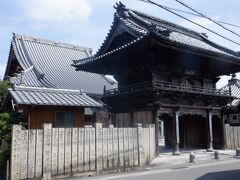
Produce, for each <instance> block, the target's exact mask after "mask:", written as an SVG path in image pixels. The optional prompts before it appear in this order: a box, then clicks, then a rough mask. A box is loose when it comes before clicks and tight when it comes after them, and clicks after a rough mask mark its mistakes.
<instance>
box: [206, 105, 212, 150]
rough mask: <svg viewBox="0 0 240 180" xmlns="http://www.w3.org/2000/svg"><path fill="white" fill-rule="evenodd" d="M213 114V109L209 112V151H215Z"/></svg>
mask: <svg viewBox="0 0 240 180" xmlns="http://www.w3.org/2000/svg"><path fill="white" fill-rule="evenodd" d="M212 116H213V113H212V111H211V110H209V111H208V113H207V129H208V145H207V151H208V152H213V131H212Z"/></svg>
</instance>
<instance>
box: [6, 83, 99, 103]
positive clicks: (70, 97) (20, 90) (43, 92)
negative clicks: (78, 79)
mask: <svg viewBox="0 0 240 180" xmlns="http://www.w3.org/2000/svg"><path fill="white" fill-rule="evenodd" d="M9 93H10V95H11V97H12V98H13V100H14V103H15V104H18V105H49V106H52V105H56V106H83V107H102V105H101V104H100V103H98V102H97V101H95V100H93V99H92V98H90V97H89V96H87V95H86V94H85V93H83V92H81V91H80V90H67V89H53V88H36V87H26V86H15V87H13V88H11V89H9Z"/></svg>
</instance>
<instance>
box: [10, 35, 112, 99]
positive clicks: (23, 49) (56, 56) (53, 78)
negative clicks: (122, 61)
mask: <svg viewBox="0 0 240 180" xmlns="http://www.w3.org/2000/svg"><path fill="white" fill-rule="evenodd" d="M12 47H13V50H14V53H15V56H16V58H17V60H18V62H19V64H20V65H21V67H22V68H23V70H26V69H28V68H29V67H31V66H33V67H34V69H33V70H32V71H31V72H29V73H28V74H26V75H25V85H26V86H31V87H49V88H60V89H75V90H80V89H82V90H83V91H84V92H86V93H89V94H102V93H103V86H104V85H105V86H106V87H107V88H114V87H116V84H115V85H113V84H111V83H110V82H109V81H108V79H106V78H105V77H104V76H103V75H99V74H95V73H89V72H83V71H75V68H74V67H72V66H71V64H72V60H76V59H82V58H87V57H89V56H90V51H91V49H90V48H86V47H81V46H76V45H71V44H66V43H59V42H54V41H50V40H44V39H37V38H33V37H28V36H22V35H18V34H14V36H13V40H12ZM6 73H7V70H6ZM5 76H7V74H5ZM11 81H12V82H13V83H16V84H19V82H20V76H18V77H15V78H11Z"/></svg>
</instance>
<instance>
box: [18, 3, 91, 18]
mask: <svg viewBox="0 0 240 180" xmlns="http://www.w3.org/2000/svg"><path fill="white" fill-rule="evenodd" d="M18 1H19V4H20V6H21V8H22V9H23V11H24V14H25V16H26V17H27V18H30V19H32V20H35V21H40V22H50V23H55V22H56V23H58V22H63V23H64V22H68V21H82V20H85V19H87V18H88V17H89V16H90V15H91V12H92V7H91V4H90V2H89V1H88V0H18Z"/></svg>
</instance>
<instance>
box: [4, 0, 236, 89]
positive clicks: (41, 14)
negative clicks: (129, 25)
mask: <svg viewBox="0 0 240 180" xmlns="http://www.w3.org/2000/svg"><path fill="white" fill-rule="evenodd" d="M183 1H184V2H185V3H187V4H190V5H191V6H192V7H194V8H195V9H197V10H200V11H201V12H203V13H205V14H207V15H209V16H210V17H211V18H214V19H217V20H221V21H226V22H229V23H234V24H237V25H240V23H239V22H240V9H239V8H238V7H240V1H238V0H231V1H226V0H194V1H193V0H183ZM116 2H117V1H115V0H1V1H0V42H1V43H0V77H3V73H4V71H5V66H6V62H7V58H8V53H9V48H10V42H11V38H12V32H16V33H19V34H24V35H29V36H34V37H39V38H45V39H50V40H55V41H61V42H67V43H73V44H78V45H82V46H87V47H91V48H92V49H93V51H94V52H96V50H97V49H98V48H99V46H100V45H101V43H102V42H103V40H104V39H105V37H106V34H107V33H108V31H109V28H110V26H111V23H112V21H113V14H114V11H115V9H114V8H113V5H114V4H115V3H116ZM122 2H123V3H124V4H125V5H126V6H127V7H129V8H133V9H136V10H139V11H143V12H146V13H149V14H152V15H155V16H158V17H160V18H162V19H166V20H169V21H171V22H174V23H177V24H179V25H183V26H185V27H188V28H191V29H194V30H196V31H198V32H206V33H207V34H208V36H209V38H210V39H211V40H213V41H215V42H217V43H219V44H221V45H223V46H226V47H228V48H230V49H233V50H236V51H240V46H238V45H235V44H232V43H230V42H228V41H226V40H224V39H222V38H219V37H217V36H215V35H213V34H211V33H210V32H207V31H206V30H204V29H201V28H199V27H197V26H195V25H193V24H191V23H188V22H186V21H185V20H183V19H180V18H178V17H176V16H175V15H172V14H170V13H168V12H166V11H164V10H162V9H160V8H158V7H155V6H152V5H148V4H146V3H143V2H140V1H138V0H122ZM155 2H159V3H161V4H163V5H167V6H170V7H173V8H178V9H182V10H187V9H186V8H184V7H183V6H181V5H180V4H178V3H177V2H176V1H175V0H161V1H159V0H155ZM183 15H184V16H186V17H188V18H190V19H191V20H193V21H195V22H198V23H200V24H202V25H204V26H206V27H208V28H210V29H213V30H215V31H217V32H219V33H221V34H223V35H225V36H227V37H229V38H232V39H234V40H235V41H238V42H240V38H239V37H237V36H235V35H233V34H231V33H229V32H227V31H225V30H223V29H222V28H219V27H218V26H217V25H215V24H214V23H212V22H210V21H208V20H206V19H202V18H199V17H194V16H191V15H185V14H183ZM228 27H229V28H230V29H231V30H234V31H235V32H237V33H239V34H240V28H236V27H235V28H234V27H231V26H228ZM238 77H240V76H238ZM226 79H227V77H224V78H222V80H221V81H220V82H219V83H218V86H222V85H223V84H224V83H226Z"/></svg>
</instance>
